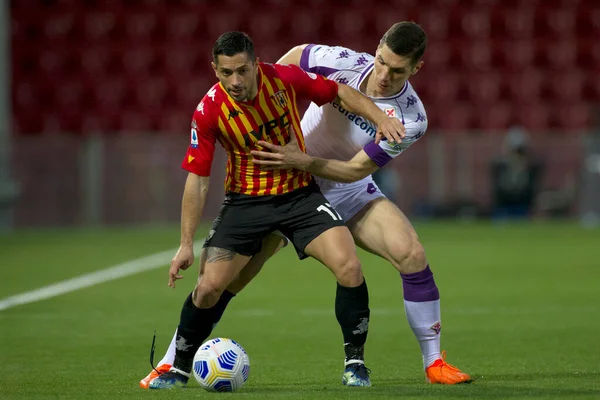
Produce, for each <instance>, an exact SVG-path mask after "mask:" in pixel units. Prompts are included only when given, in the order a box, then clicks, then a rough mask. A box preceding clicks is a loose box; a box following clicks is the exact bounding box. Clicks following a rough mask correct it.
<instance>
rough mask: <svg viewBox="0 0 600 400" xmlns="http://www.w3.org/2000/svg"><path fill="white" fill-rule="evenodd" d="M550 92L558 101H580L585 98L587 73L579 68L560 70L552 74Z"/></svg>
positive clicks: (549, 84)
mask: <svg viewBox="0 0 600 400" xmlns="http://www.w3.org/2000/svg"><path fill="white" fill-rule="evenodd" d="M547 84H548V88H549V92H550V94H551V95H552V97H553V98H554V99H556V100H558V101H567V102H573V101H579V100H581V99H582V98H583V91H584V85H585V75H584V74H583V73H582V72H581V71H578V70H572V71H567V72H560V73H557V74H555V75H553V76H550V78H549V81H548V82H547Z"/></svg>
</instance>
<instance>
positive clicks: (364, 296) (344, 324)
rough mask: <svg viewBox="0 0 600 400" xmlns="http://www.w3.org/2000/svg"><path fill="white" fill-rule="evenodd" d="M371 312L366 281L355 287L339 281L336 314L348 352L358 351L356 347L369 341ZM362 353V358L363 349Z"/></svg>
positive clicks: (358, 347)
mask: <svg viewBox="0 0 600 400" xmlns="http://www.w3.org/2000/svg"><path fill="white" fill-rule="evenodd" d="M370 314H371V311H370V310H369V291H368V290H367V282H366V281H364V282H363V283H362V284H361V285H360V286H358V287H354V288H351V287H345V286H341V285H340V284H339V283H338V285H337V291H336V296H335V316H336V318H337V320H338V322H339V324H340V326H341V328H342V334H343V336H344V346H345V347H346V352H347V353H348V352H349V351H350V352H351V353H356V349H362V347H363V346H364V344H365V342H366V341H367V333H368V330H369V316H370ZM360 354H361V358H362V351H361V352H360ZM347 356H348V354H347Z"/></svg>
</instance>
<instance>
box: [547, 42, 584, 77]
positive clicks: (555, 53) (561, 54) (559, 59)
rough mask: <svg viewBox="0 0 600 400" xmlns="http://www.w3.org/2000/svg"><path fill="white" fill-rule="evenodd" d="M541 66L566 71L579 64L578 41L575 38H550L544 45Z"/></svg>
mask: <svg viewBox="0 0 600 400" xmlns="http://www.w3.org/2000/svg"><path fill="white" fill-rule="evenodd" d="M542 53H543V54H542V57H541V58H540V64H539V67H540V68H551V69H554V70H560V71H566V70H568V69H571V68H573V66H576V65H577V41H576V40H574V39H572V38H571V39H566V38H565V39H561V40H548V41H546V42H545V43H544V44H543V45H542Z"/></svg>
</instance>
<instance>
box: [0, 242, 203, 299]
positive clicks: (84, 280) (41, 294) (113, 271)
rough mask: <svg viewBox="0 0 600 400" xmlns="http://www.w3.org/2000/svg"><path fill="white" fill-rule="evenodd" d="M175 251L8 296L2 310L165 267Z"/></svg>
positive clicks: (138, 259)
mask: <svg viewBox="0 0 600 400" xmlns="http://www.w3.org/2000/svg"><path fill="white" fill-rule="evenodd" d="M202 243H203V242H196V243H194V251H195V252H196V253H198V252H199V251H200V248H201V246H202ZM175 251H177V249H172V250H166V251H162V252H160V253H155V254H151V255H149V256H146V257H142V258H137V259H135V260H131V261H127V262H124V263H121V264H117V265H113V266H111V267H108V268H105V269H102V270H99V271H95V272H91V273H89V274H85V275H81V276H78V277H76V278H72V279H67V280H65V281H61V282H57V283H54V284H52V285H48V286H44V287H41V288H39V289H35V290H32V291H29V292H24V293H20V294H17V295H14V296H10V297H6V298H4V299H1V300H0V311H2V310H6V309H8V308H12V307H16V306H20V305H22V304H29V303H33V302H36V301H40V300H45V299H49V298H51V297H56V296H60V295H61V294H65V293H70V292H74V291H75V290H79V289H83V288H86V287H90V286H94V285H98V284H100V283H104V282H108V281H113V280H115V279H119V278H124V277H126V276H130V275H134V274H138V273H140V272H144V271H150V270H152V269H156V268H159V267H163V266H165V265H167V264H169V262H170V261H171V258H173V255H174V254H175Z"/></svg>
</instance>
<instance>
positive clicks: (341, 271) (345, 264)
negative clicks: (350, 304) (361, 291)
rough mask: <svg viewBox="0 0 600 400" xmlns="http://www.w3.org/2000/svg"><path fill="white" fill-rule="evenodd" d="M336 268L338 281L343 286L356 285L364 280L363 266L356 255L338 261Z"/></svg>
mask: <svg viewBox="0 0 600 400" xmlns="http://www.w3.org/2000/svg"><path fill="white" fill-rule="evenodd" d="M335 270H336V271H337V273H336V278H337V281H338V283H339V284H340V285H342V286H346V287H356V286H359V285H360V284H361V283H362V282H363V279H364V278H363V272H362V266H361V264H360V261H359V259H358V257H356V255H354V257H347V258H344V259H341V260H340V261H338V265H337V267H336V269H335Z"/></svg>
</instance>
